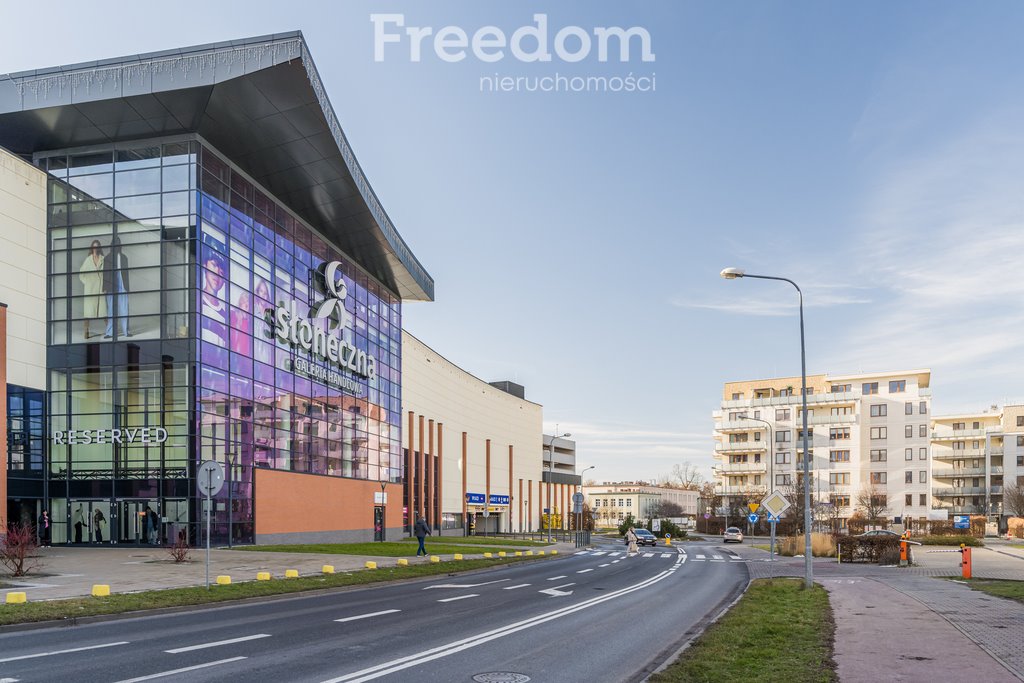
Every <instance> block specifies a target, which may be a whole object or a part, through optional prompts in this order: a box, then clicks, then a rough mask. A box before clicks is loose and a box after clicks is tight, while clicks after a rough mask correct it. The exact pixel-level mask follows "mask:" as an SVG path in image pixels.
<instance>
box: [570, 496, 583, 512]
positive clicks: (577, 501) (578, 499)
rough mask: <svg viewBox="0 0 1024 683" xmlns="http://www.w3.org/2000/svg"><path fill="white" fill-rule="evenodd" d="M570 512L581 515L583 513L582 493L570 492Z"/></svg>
mask: <svg viewBox="0 0 1024 683" xmlns="http://www.w3.org/2000/svg"><path fill="white" fill-rule="evenodd" d="M572 514H574V515H581V514H583V494H582V493H579V492H577V493H574V494H572Z"/></svg>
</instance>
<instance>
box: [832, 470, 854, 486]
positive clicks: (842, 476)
mask: <svg viewBox="0 0 1024 683" xmlns="http://www.w3.org/2000/svg"><path fill="white" fill-rule="evenodd" d="M828 483H830V484H849V483H850V473H849V472H829V473H828Z"/></svg>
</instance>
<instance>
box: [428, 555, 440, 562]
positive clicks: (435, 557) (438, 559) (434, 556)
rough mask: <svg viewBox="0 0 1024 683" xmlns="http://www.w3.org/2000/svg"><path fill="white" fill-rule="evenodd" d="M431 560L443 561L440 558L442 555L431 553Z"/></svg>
mask: <svg viewBox="0 0 1024 683" xmlns="http://www.w3.org/2000/svg"><path fill="white" fill-rule="evenodd" d="M430 561H431V562H440V561H441V558H440V557H438V556H437V555H431V556H430Z"/></svg>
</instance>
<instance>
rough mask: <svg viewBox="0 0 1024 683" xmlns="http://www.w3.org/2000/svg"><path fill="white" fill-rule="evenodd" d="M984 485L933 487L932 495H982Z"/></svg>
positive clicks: (944, 496) (945, 496)
mask: <svg viewBox="0 0 1024 683" xmlns="http://www.w3.org/2000/svg"><path fill="white" fill-rule="evenodd" d="M985 491H986V489H985V487H984V486H951V487H949V488H944V489H939V488H933V489H932V495H933V496H935V497H937V498H949V497H951V496H983V495H985Z"/></svg>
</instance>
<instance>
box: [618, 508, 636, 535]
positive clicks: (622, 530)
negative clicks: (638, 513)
mask: <svg viewBox="0 0 1024 683" xmlns="http://www.w3.org/2000/svg"><path fill="white" fill-rule="evenodd" d="M629 527H634V528H635V527H636V520H635V519H633V513H632V512H630V513H629V514H628V515H626V518H625V519H623V520H622V524H620V525H619V536H625V535H626V532H627V531H629Z"/></svg>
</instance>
